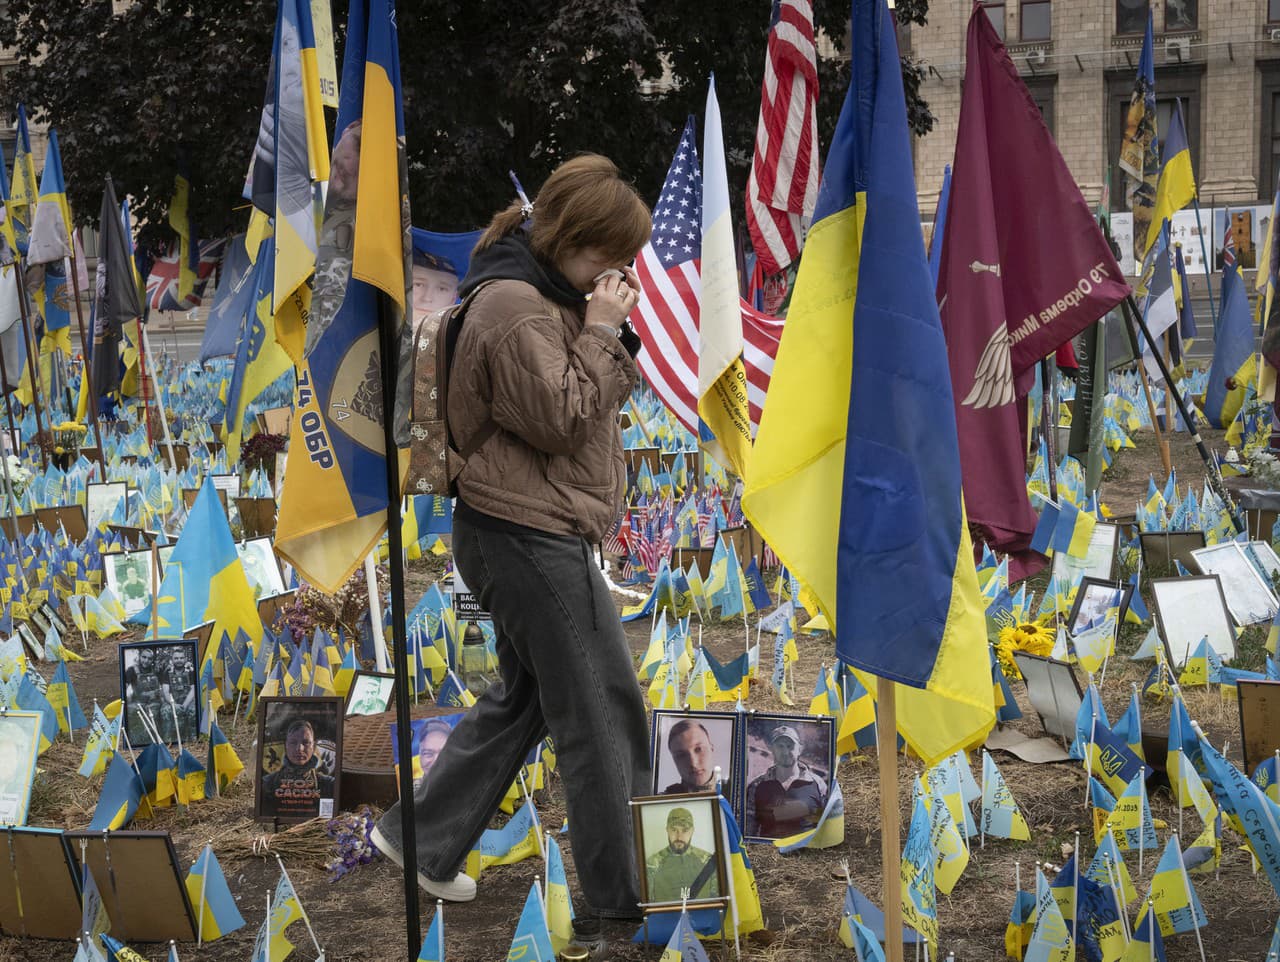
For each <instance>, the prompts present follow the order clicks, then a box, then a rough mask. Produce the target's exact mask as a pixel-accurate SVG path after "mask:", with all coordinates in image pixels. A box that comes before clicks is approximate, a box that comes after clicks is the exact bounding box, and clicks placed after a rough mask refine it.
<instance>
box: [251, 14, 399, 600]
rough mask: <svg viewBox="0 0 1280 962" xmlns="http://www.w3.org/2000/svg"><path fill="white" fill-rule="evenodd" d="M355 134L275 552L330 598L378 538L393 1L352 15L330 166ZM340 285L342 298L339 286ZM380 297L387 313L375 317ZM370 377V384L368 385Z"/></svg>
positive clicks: (391, 245) (391, 243)
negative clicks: (345, 225) (355, 169)
mask: <svg viewBox="0 0 1280 962" xmlns="http://www.w3.org/2000/svg"><path fill="white" fill-rule="evenodd" d="M357 122H362V124H363V126H362V132H361V136H360V139H359V144H358V150H359V158H358V159H359V175H358V182H357V185H356V191H355V196H354V197H350V196H348V197H345V198H344V197H343V196H342V195H341V194H340V192H339V191H338V190H337V189H336V188H331V189H330V192H329V202H328V209H327V211H326V218H325V220H326V226H325V228H324V231H328V230H329V222H330V220H331V219H332V218H340V217H342V216H343V214H344V213H346V214H347V215H348V216H349V214H350V203H351V202H354V204H355V215H354V221H355V236H354V240H353V241H352V251H351V253H350V257H351V262H350V263H351V268H350V277H349V278H347V279H344V278H342V277H341V276H339V277H338V278H337V280H336V281H335V280H333V279H332V275H333V273H334V271H335V270H338V271H339V274H340V265H341V263H342V261H343V260H344V259H345V256H346V255H344V254H343V251H341V250H339V249H337V247H336V246H332V247H331V246H322V250H321V258H320V260H321V264H320V272H319V273H320V275H321V276H322V277H327V278H328V279H327V280H326V282H325V284H324V285H322V286H321V289H318V290H317V292H316V302H315V304H314V305H313V310H312V314H311V319H310V321H309V326H308V344H307V349H306V353H305V356H304V358H303V361H302V365H301V367H300V368H299V370H298V396H297V406H296V407H297V410H296V413H295V416H294V419H293V426H292V428H291V430H292V437H291V443H290V449H291V450H292V451H294V452H302V454H299V453H295V455H294V460H293V463H291V464H290V465H289V473H288V475H287V476H286V478H285V487H284V492H283V494H282V497H281V503H280V519H279V523H278V526H277V531H276V546H277V549H278V550H279V552H280V553H281V554H282V555H284V556H285V557H286V558H288V559H289V561H290V562H291V563H292V564H293V565H294V567H296V568H297V569H298V571H299V574H300V575H301V576H302V577H303V578H305V579H306V580H307V581H308V582H310V583H311V584H313V585H315V586H316V587H317V588H320V589H321V590H322V591H326V592H329V593H332V592H335V591H337V589H338V588H339V587H340V586H341V585H342V583H343V582H345V581H346V579H347V578H348V577H349V576H350V575H351V573H352V572H353V571H355V569H356V567H357V566H358V565H359V564H360V563H361V561H362V559H363V558H364V556H365V555H367V554H368V553H369V552H370V551H371V550H373V548H374V547H375V546H376V545H377V543H378V541H379V540H380V539H381V538H382V535H383V534H384V533H385V532H386V530H387V519H386V514H387V482H386V471H387V464H386V454H385V448H384V444H383V433H382V432H383V428H382V417H383V410H382V381H381V364H380V351H379V326H378V325H379V323H385V324H390V325H391V327H392V329H393V331H394V333H395V337H396V338H397V339H398V337H399V331H400V327H401V325H402V324H403V321H404V309H405V304H406V303H407V301H408V298H407V289H406V288H407V284H408V283H410V282H411V278H410V272H409V267H408V263H409V258H410V257H411V256H412V253H411V248H410V244H409V233H408V231H406V230H403V229H402V226H401V224H402V217H401V211H402V210H404V209H406V208H407V205H408V182H407V179H406V166H405V160H404V117H403V114H402V112H401V105H400V64H399V54H398V52H397V38H396V25H395V20H394V16H393V4H392V2H391V0H369V2H368V3H367V4H366V3H364V2H361V0H355V2H353V3H352V4H351V8H350V14H349V18H348V24H347V45H346V61H345V64H344V67H343V77H342V102H341V104H340V105H339V108H338V123H337V145H336V146H335V148H334V151H335V154H337V153H341V152H343V151H347V150H351V151H354V150H356V149H357V147H356V144H355V143H354V141H353V140H352V138H350V137H348V138H346V139H345V140H344V138H343V134H344V132H345V131H346V130H347V128H348V127H350V126H351V125H352V124H354V123H357ZM353 159H354V158H353ZM344 205H345V206H344ZM276 229H277V231H278V230H279V229H280V228H279V227H278V226H277V228H276ZM325 236H326V237H327V236H328V235H327V234H326V235H325ZM277 273H278V269H277ZM344 280H345V290H343V289H342V287H338V286H336V285H338V284H342V282H343V281H344ZM331 288H332V289H331ZM279 290H280V288H279V283H278V281H277V295H278V294H279ZM384 294H385V296H386V298H387V303H386V309H385V310H383V309H382V308H380V305H379V297H380V296H381V295H384ZM370 371H376V372H378V374H377V376H373V377H366V375H368V374H369V372H370Z"/></svg>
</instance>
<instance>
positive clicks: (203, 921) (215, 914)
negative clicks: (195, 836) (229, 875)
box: [186, 845, 244, 942]
mask: <svg viewBox="0 0 1280 962" xmlns="http://www.w3.org/2000/svg"><path fill="white" fill-rule="evenodd" d="M186 889H187V896H188V897H189V898H190V899H191V905H192V907H193V908H194V909H195V910H196V912H197V913H198V915H199V916H200V917H201V918H200V922H199V927H198V930H199V933H200V937H201V939H202V940H203V941H205V942H213V941H216V940H217V939H220V938H222V937H223V936H224V935H230V934H231V933H232V932H235V931H236V930H237V929H241V928H243V927H244V917H243V916H242V915H241V914H240V909H239V908H237V907H236V900H235V898H234V897H233V896H232V895H231V889H230V888H228V886H227V879H226V876H225V875H223V874H222V866H221V865H219V864H218V859H217V856H215V855H214V854H213V846H212V845H206V846H205V847H204V850H203V851H201V853H200V857H199V858H198V859H196V862H195V864H194V865H192V866H191V871H190V872H189V873H188V874H187V879H186Z"/></svg>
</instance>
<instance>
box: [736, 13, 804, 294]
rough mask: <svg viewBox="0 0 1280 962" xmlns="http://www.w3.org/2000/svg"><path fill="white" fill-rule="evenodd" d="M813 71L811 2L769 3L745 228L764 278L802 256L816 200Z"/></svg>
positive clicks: (781, 269)
mask: <svg viewBox="0 0 1280 962" xmlns="http://www.w3.org/2000/svg"><path fill="white" fill-rule="evenodd" d="M817 106H818V67H817V60H816V52H815V50H814V42H813V5H812V3H811V2H810V0H773V9H772V11H771V13H770V16H769V43H768V48H767V50H766V52H765V61H764V82H763V84H762V85H761V89H760V120H759V122H758V123H757V124H756V152H755V159H754V160H753V161H752V162H751V175H750V177H749V178H748V180H747V227H748V229H749V230H750V231H751V246H752V247H753V248H754V249H755V252H756V256H757V257H758V258H759V259H760V265H761V267H762V268H763V270H764V273H765V274H767V275H768V274H777V273H780V272H781V271H783V270H785V269H786V267H787V265H788V264H790V263H791V262H792V261H793V260H795V259H796V257H798V256H799V254H800V247H801V245H802V244H803V243H804V231H805V230H806V229H807V228H808V226H809V220H810V218H812V217H813V209H814V206H815V205H816V204H817V201H818V116H817Z"/></svg>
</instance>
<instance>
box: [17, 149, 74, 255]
mask: <svg viewBox="0 0 1280 962" xmlns="http://www.w3.org/2000/svg"><path fill="white" fill-rule="evenodd" d="M70 256H71V208H70V207H69V206H68V205H67V185H66V181H65V180H64V178H63V176H62V152H61V151H60V150H59V149H58V132H57V131H56V130H50V131H49V145H48V146H47V147H46V148H45V152H44V171H43V172H42V173H41V175H40V203H39V205H38V206H37V207H36V212H35V216H34V217H33V218H32V224H31V236H30V241H29V246H28V249H27V262H28V263H29V264H52V263H56V264H59V265H60V264H61V263H62V261H63V260H64V259H65V258H67V257H70Z"/></svg>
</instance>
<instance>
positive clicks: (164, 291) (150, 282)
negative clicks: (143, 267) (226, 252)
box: [147, 239, 226, 311]
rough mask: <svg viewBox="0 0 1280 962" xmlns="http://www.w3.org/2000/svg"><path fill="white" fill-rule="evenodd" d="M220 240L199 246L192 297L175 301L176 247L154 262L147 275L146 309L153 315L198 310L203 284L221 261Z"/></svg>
mask: <svg viewBox="0 0 1280 962" xmlns="http://www.w3.org/2000/svg"><path fill="white" fill-rule="evenodd" d="M225 246H226V241H225V240H223V239H218V240H211V241H201V242H200V264H199V266H198V267H197V269H196V286H195V290H194V291H193V292H192V294H191V296H190V297H188V298H185V299H182V298H179V297H178V245H177V244H174V245H173V246H172V247H170V248H169V252H168V253H167V254H165V255H164V256H163V257H158V258H156V261H155V263H154V264H152V265H151V273H150V274H149V275H147V306H148V307H149V308H150V309H151V310H153V311H190V310H194V309H195V308H197V307H199V306H200V302H201V300H202V295H203V294H204V288H205V284H207V283H208V281H209V278H210V277H211V276H212V275H213V269H214V268H215V267H217V266H218V262H219V261H220V260H222V249H223V247H225Z"/></svg>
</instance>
